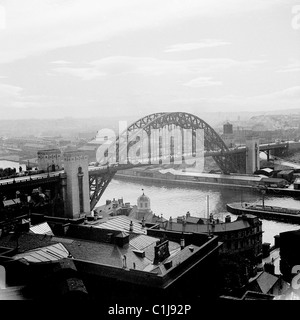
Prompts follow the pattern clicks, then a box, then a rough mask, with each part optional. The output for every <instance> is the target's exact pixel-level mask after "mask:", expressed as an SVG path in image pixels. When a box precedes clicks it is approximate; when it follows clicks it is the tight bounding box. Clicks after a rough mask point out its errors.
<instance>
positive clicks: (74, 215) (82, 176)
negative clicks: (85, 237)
mask: <svg viewBox="0 0 300 320" xmlns="http://www.w3.org/2000/svg"><path fill="white" fill-rule="evenodd" d="M64 171H65V174H64V179H63V181H62V189H63V199H64V202H65V208H64V211H65V217H66V218H70V219H78V218H80V217H83V216H85V215H86V214H90V196H89V194H90V189H89V173H88V156H87V155H85V154H84V153H83V152H82V151H78V150H76V151H66V152H64Z"/></svg>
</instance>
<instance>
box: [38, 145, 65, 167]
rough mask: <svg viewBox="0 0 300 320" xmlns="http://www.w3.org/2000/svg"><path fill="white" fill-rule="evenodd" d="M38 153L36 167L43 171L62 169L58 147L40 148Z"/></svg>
mask: <svg viewBox="0 0 300 320" xmlns="http://www.w3.org/2000/svg"><path fill="white" fill-rule="evenodd" d="M37 155H38V168H39V169H40V170H44V171H45V172H53V171H59V170H62V155H61V151H60V150H59V149H46V150H40V151H38V153H37Z"/></svg>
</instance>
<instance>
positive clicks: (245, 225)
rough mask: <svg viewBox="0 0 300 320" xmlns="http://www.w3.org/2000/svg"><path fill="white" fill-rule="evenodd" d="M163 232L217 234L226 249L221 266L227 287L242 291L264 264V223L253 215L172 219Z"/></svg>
mask: <svg viewBox="0 0 300 320" xmlns="http://www.w3.org/2000/svg"><path fill="white" fill-rule="evenodd" d="M160 227H161V229H163V230H167V231H176V232H191V233H195V234H200V233H206V234H211V235H216V236H218V237H219V239H220V241H221V242H223V246H222V247H221V248H220V264H221V266H222V271H223V281H224V288H225V291H226V290H232V289H234V290H240V289H241V288H242V287H243V286H244V285H246V284H247V283H248V280H249V279H250V278H251V277H253V276H254V275H255V274H256V271H257V266H258V264H260V263H261V261H262V222H261V221H260V220H259V219H258V218H257V217H256V216H253V215H249V214H245V215H241V216H238V218H237V219H236V220H235V221H231V218H230V215H228V216H226V218H225V222H221V221H219V220H217V219H213V217H212V216H211V218H210V219H209V220H207V219H206V218H197V217H191V216H190V214H189V213H187V214H186V216H183V217H179V218H177V219H175V220H172V219H170V220H169V221H167V222H165V223H161V224H160Z"/></svg>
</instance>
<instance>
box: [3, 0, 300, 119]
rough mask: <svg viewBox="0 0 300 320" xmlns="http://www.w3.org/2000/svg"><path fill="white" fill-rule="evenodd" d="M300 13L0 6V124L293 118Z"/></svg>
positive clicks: (175, 4)
mask: <svg viewBox="0 0 300 320" xmlns="http://www.w3.org/2000/svg"><path fill="white" fill-rule="evenodd" d="M298 5H300V2H299V1H294V0H293V1H292V0H105V1H102V0H7V1H1V0H0V117H1V118H2V119H8V118H10V119H11V118H15V117H17V118H25V117H26V118H30V117H34V118H37V117H40V118H47V117H51V118H56V117H69V116H73V117H98V116H99V117H100V116H108V115H111V116H118V115H119V116H120V119H121V118H122V117H124V116H125V115H136V116H137V117H139V116H143V115H146V114H149V113H153V112H158V111H186V112H191V113H194V114H196V115H199V114H201V113H202V112H209V111H225V112H226V111H228V112H229V111H247V110H248V111H249V110H250V111H254V110H272V109H282V110H285V109H290V108H299V107H300V104H299V102H300V82H299V80H300V29H299V28H298V27H297V21H298V20H297V16H296V14H297V12H298V11H297V8H298V7H297V6H298ZM293 8H294V9H293ZM295 10H296V11H295ZM295 12H296V14H295ZM299 12H300V9H299ZM293 17H294V23H293ZM295 21H296V24H295ZM299 25H300V19H299Z"/></svg>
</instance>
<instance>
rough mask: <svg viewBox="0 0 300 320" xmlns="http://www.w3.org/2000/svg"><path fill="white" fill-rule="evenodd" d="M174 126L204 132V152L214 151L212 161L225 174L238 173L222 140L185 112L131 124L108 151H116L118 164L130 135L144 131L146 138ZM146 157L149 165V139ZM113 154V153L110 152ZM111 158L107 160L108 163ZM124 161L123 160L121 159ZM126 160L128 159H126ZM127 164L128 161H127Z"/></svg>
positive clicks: (234, 159) (236, 166)
mask: <svg viewBox="0 0 300 320" xmlns="http://www.w3.org/2000/svg"><path fill="white" fill-rule="evenodd" d="M172 125H173V126H176V127H180V128H182V129H191V130H192V132H193V133H194V132H195V131H196V130H197V129H202V130H204V149H205V151H213V152H214V151H215V152H216V153H217V155H212V157H213V159H214V160H215V162H216V163H217V165H218V166H219V168H220V169H221V171H222V172H223V173H225V174H228V173H230V172H238V164H237V163H236V158H235V157H234V156H233V155H231V154H229V153H228V151H229V149H228V147H227V146H226V144H225V143H224V141H223V140H222V138H221V137H220V136H219V135H218V134H217V133H216V131H215V130H214V129H213V128H212V127H211V126H210V125H209V124H208V123H207V122H205V121H204V120H202V119H200V118H199V117H197V116H195V115H193V114H190V113H186V112H169V113H163V112H160V113H153V114H150V115H147V116H145V117H143V118H141V119H139V120H137V121H136V122H134V123H133V124H131V125H130V126H129V127H128V128H127V129H126V130H124V131H123V132H122V133H121V134H120V136H118V137H117V139H116V141H115V143H114V144H112V145H111V146H110V147H109V149H108V151H109V150H116V159H115V161H116V163H119V162H120V160H121V158H120V154H121V155H122V151H124V148H126V147H127V152H126V153H125V154H128V151H129V148H130V146H131V145H130V143H128V141H129V140H130V135H131V134H132V133H133V132H135V134H136V135H138V134H139V132H142V131H145V132H146V133H147V134H148V136H150V133H151V130H152V129H162V128H164V127H166V126H169V127H170V126H172ZM148 141H149V145H148V156H149V164H151V145H150V139H148ZM112 153H113V152H112ZM109 160H111V158H108V161H109ZM123 160H124V159H123ZM127 160H128V159H127ZM127 163H128V161H127Z"/></svg>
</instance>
